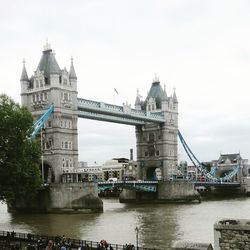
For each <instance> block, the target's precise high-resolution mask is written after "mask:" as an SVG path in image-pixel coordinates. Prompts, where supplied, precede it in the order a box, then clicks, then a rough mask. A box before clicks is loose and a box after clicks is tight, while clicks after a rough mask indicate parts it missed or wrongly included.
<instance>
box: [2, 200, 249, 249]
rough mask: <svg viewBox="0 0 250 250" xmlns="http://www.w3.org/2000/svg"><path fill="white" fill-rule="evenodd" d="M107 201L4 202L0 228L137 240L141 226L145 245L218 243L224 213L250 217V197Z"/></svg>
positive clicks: (120, 241) (71, 236)
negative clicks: (96, 207)
mask: <svg viewBox="0 0 250 250" xmlns="http://www.w3.org/2000/svg"><path fill="white" fill-rule="evenodd" d="M103 202H104V212H103V213H97V214H11V213H8V212H7V207H6V205H5V204H0V230H9V231H12V230H14V231H17V232H30V233H34V234H43V235H63V234H64V235H65V236H66V237H70V238H76V239H78V238H79V239H84V240H92V241H100V240H101V239H105V240H107V241H108V242H111V243H117V244H125V243H132V244H135V241H136V236H135V227H138V228H139V234H138V236H139V237H138V238H139V245H140V246H144V247H155V248H160V249H169V248H170V246H171V244H172V243H173V242H175V241H179V240H188V241H194V242H208V243H213V241H214V239H213V238H214V236H213V225H214V222H215V221H216V220H218V219H222V218H235V219H250V212H249V211H250V198H234V199H220V200H207V201H202V202H201V203H193V204H192V203H191V204H157V205H155V204H154V205H152V204H121V203H119V201H118V200H117V199H103Z"/></svg>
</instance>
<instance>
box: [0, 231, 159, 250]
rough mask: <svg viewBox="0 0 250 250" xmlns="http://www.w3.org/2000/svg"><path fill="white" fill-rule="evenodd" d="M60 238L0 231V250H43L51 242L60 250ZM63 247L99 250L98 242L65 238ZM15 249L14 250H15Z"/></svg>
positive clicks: (118, 247)
mask: <svg viewBox="0 0 250 250" xmlns="http://www.w3.org/2000/svg"><path fill="white" fill-rule="evenodd" d="M61 240H62V237H60V236H48V235H37V234H31V233H20V232H14V231H13V232H8V231H0V249H14V248H13V247H15V246H18V247H19V248H18V249H23V248H24V247H26V248H25V249H40V250H43V249H45V248H46V246H47V245H48V242H49V241H53V244H54V245H55V248H53V249H61V246H60V245H61V244H60V242H61ZM64 242H65V243H64V245H66V246H68V247H70V249H72V250H74V249H76V250H77V249H79V248H80V247H82V246H83V247H85V248H84V249H90V250H91V249H93V250H94V249H99V248H98V245H99V244H100V242H97V241H89V240H79V239H71V238H65V241H64ZM108 245H109V246H110V245H111V246H112V247H113V249H114V250H126V249H129V248H126V245H120V244H114V243H109V242H108ZM28 247H29V248H28ZM86 247H89V248H86ZM15 249H16V248H15ZM153 249H156V248H145V247H138V250H153Z"/></svg>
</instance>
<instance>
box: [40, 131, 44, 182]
mask: <svg viewBox="0 0 250 250" xmlns="http://www.w3.org/2000/svg"><path fill="white" fill-rule="evenodd" d="M41 151H42V155H41V165H42V166H41V167H42V182H43V185H44V162H43V128H41Z"/></svg>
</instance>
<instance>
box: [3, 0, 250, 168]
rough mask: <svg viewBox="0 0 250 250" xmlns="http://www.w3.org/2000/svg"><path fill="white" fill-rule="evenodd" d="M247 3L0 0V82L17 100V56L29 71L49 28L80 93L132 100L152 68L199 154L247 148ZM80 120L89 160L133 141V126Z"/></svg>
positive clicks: (122, 152) (125, 151) (146, 85)
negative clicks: (176, 106)
mask: <svg viewBox="0 0 250 250" xmlns="http://www.w3.org/2000/svg"><path fill="white" fill-rule="evenodd" d="M249 13H250V2H249V1H247V0H246V1H244V0H238V1H230V0H225V1H223V0H221V1H220V0H204V1H203V0H189V1H186V0H182V1H181V0H174V1H173V0H123V1H121V0H75V1H68V0H67V1H66V0H60V1H59V0H58V1H56V0H54V1H51V0H37V1H31V0H26V1H21V0H20V1H18V0H12V1H6V0H0V45H1V46H0V54H1V70H0V79H1V80H0V91H1V93H5V94H7V95H9V96H11V97H12V98H13V99H14V100H15V101H17V102H20V83H19V79H20V76H21V71H22V60H23V58H25V60H26V68H27V71H28V75H29V76H31V74H33V72H34V71H35V70H36V68H37V65H38V62H39V60H40V57H41V55H42V49H43V45H44V44H45V41H46V38H48V39H49V42H50V43H51V45H52V48H53V49H54V50H55V52H56V58H57V61H58V63H59V66H60V67H61V68H64V67H66V68H67V69H69V66H70V57H71V56H73V57H74V65H75V70H76V73H77V76H78V96H79V97H82V98H86V99H91V100H96V101H104V102H108V103H114V104H117V105H121V104H122V103H123V102H126V101H127V102H128V103H130V104H132V105H134V102H135V97H136V90H137V89H139V91H140V94H141V95H142V96H143V97H144V98H145V97H146V95H147V92H148V91H149V89H150V87H151V82H152V79H153V77H154V75H155V73H157V75H158V76H159V78H160V81H161V84H162V86H163V85H164V84H166V88H167V93H168V94H169V95H170V94H172V92H173V88H174V87H176V93H177V97H178V100H179V129H180V131H181V132H182V133H183V135H184V137H185V139H186V141H187V142H188V144H189V146H190V147H191V149H192V150H193V151H194V153H195V154H196V156H197V157H198V158H199V159H200V160H201V161H208V160H212V159H217V158H218V157H219V154H220V153H235V152H236V153H237V152H239V151H240V153H241V155H242V157H243V158H249V157H250V147H249V137H250V119H249V118H250V112H249V110H248V102H249V90H250V88H249V82H250V75H249V72H250V15H249ZM114 88H116V89H117V90H118V92H119V96H117V95H115V93H114ZM78 128H79V131H78V132H79V138H78V140H79V160H83V161H87V162H88V163H89V165H92V164H93V163H94V162H95V161H96V162H97V163H98V164H102V163H103V162H105V161H106V160H108V159H111V158H113V157H129V149H130V148H133V149H134V151H135V132H134V127H133V126H127V125H119V124H112V123H104V122H98V121H91V120H86V119H79V121H78ZM179 151H180V160H184V159H187V156H186V155H185V154H184V153H183V150H182V148H181V145H179Z"/></svg>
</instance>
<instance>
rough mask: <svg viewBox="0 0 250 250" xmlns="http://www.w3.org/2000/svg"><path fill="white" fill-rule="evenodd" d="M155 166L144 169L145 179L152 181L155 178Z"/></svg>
mask: <svg viewBox="0 0 250 250" xmlns="http://www.w3.org/2000/svg"><path fill="white" fill-rule="evenodd" d="M156 168H157V167H153V166H152V167H149V168H148V169H147V171H146V180H149V181H153V180H155V179H156V176H155V170H156Z"/></svg>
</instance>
